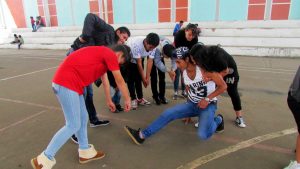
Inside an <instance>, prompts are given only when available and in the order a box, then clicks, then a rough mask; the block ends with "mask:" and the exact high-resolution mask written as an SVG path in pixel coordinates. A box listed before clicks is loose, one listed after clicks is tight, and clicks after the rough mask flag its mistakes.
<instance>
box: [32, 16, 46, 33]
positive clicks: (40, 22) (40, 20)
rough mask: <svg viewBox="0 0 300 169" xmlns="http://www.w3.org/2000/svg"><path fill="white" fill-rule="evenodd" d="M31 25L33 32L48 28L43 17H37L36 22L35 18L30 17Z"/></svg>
mask: <svg viewBox="0 0 300 169" xmlns="http://www.w3.org/2000/svg"><path fill="white" fill-rule="evenodd" d="M30 23H31V26H32V32H36V31H37V30H38V29H40V28H41V27H44V26H46V24H45V21H44V20H43V18H42V17H41V16H37V17H36V19H35V20H34V18H33V16H30Z"/></svg>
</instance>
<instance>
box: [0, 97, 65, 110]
mask: <svg viewBox="0 0 300 169" xmlns="http://www.w3.org/2000/svg"><path fill="white" fill-rule="evenodd" d="M0 101H6V102H13V103H19V104H26V105H29V106H35V107H40V108H45V109H54V110H61V108H60V107H54V106H46V105H42V104H37V103H30V102H24V101H21V100H14V99H6V98H0Z"/></svg>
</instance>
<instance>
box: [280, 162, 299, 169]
mask: <svg viewBox="0 0 300 169" xmlns="http://www.w3.org/2000/svg"><path fill="white" fill-rule="evenodd" d="M284 169H300V165H299V164H298V163H297V162H296V161H291V162H290V164H289V165H288V166H287V167H285V168H284Z"/></svg>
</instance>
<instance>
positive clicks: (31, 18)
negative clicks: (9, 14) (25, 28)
mask: <svg viewBox="0 0 300 169" xmlns="http://www.w3.org/2000/svg"><path fill="white" fill-rule="evenodd" d="M30 22H31V26H32V32H35V31H36V25H35V20H34V19H33V17H32V16H31V17H30Z"/></svg>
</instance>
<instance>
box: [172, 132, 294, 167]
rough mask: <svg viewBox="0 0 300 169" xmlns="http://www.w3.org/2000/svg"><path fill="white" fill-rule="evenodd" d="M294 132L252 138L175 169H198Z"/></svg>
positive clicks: (274, 133)
mask: <svg viewBox="0 0 300 169" xmlns="http://www.w3.org/2000/svg"><path fill="white" fill-rule="evenodd" d="M296 132H297V129H296V128H290V129H286V130H282V131H277V132H273V133H270V134H266V135H262V136H258V137H254V138H252V139H249V140H246V141H242V142H240V143H238V144H235V145H233V146H229V147H227V148H224V149H221V150H218V151H215V152H213V153H210V154H208V155H205V156H202V157H199V158H197V159H195V160H194V161H191V162H189V163H187V164H185V165H182V166H179V167H178V168H177V169H195V168H197V167H200V166H201V165H203V164H206V163H208V162H210V161H212V160H215V159H217V158H220V157H223V156H226V155H228V154H231V153H233V152H236V151H238V150H241V149H245V148H248V147H251V146H253V145H255V144H258V143H260V142H263V141H267V140H271V139H274V138H278V137H282V136H285V135H289V134H294V133H296Z"/></svg>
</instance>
